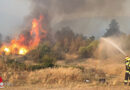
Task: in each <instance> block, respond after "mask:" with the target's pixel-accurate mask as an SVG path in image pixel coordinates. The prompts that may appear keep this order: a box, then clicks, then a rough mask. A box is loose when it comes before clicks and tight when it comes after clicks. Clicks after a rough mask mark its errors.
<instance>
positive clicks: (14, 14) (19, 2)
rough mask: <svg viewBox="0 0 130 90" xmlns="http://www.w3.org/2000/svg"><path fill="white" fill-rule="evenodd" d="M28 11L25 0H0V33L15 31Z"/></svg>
mask: <svg viewBox="0 0 130 90" xmlns="http://www.w3.org/2000/svg"><path fill="white" fill-rule="evenodd" d="M29 11H30V10H29V2H27V0H0V33H2V34H4V35H8V34H13V33H15V31H16V30H17V28H18V27H19V26H20V24H22V22H23V20H24V16H26V15H28V14H29Z"/></svg>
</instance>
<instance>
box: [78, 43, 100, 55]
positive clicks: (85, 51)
mask: <svg viewBox="0 0 130 90" xmlns="http://www.w3.org/2000/svg"><path fill="white" fill-rule="evenodd" d="M97 46H98V41H93V42H91V43H90V44H89V45H88V46H86V47H80V48H79V54H80V57H81V58H86V57H87V58H88V57H92V56H93V53H94V51H95V49H96V48H97Z"/></svg>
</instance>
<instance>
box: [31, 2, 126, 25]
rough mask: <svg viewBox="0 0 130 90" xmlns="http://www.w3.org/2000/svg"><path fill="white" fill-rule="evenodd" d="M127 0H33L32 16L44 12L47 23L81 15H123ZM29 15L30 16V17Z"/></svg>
mask: <svg viewBox="0 0 130 90" xmlns="http://www.w3.org/2000/svg"><path fill="white" fill-rule="evenodd" d="M125 1H126V0H31V3H32V4H31V8H32V12H31V15H30V16H31V17H37V16H39V15H40V14H44V16H45V18H46V19H47V20H46V21H47V23H50V24H55V23H59V22H61V21H63V20H70V19H76V18H80V17H115V16H122V15H123V12H124V3H125ZM30 16H29V17H30Z"/></svg>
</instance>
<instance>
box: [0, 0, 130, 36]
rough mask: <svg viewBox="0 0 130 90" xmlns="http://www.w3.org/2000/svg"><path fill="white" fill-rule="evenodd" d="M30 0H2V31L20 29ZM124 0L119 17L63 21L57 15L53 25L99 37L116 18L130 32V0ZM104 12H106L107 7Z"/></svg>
mask: <svg viewBox="0 0 130 90" xmlns="http://www.w3.org/2000/svg"><path fill="white" fill-rule="evenodd" d="M29 1H30V0H0V33H2V34H3V35H9V34H15V33H16V32H18V31H19V26H20V25H21V24H22V23H23V21H24V17H25V16H27V15H28V14H29V13H30V9H31V5H30V2H29ZM44 1H46V0H44ZM61 1H62V0H61ZM120 1H121V0H120ZM123 1H125V3H124V8H123V10H124V12H122V13H120V15H119V16H118V17H111V18H102V17H101V16H100V17H98V16H96V17H86V16H83V17H81V18H78V17H75V19H73V20H71V19H70V18H71V17H70V18H69V19H68V17H67V18H65V20H61V21H60V20H58V19H57V18H59V17H56V18H55V20H54V22H53V24H52V27H53V28H55V29H60V28H61V27H64V26H71V27H72V28H73V29H74V30H76V32H79V33H83V34H85V35H96V36H97V37H98V36H101V35H103V33H104V32H105V29H106V28H108V25H109V23H110V21H111V19H113V18H115V19H117V21H118V22H119V24H120V29H121V30H122V31H123V32H125V33H130V0H123ZM110 7H111V6H110ZM110 7H109V5H108V6H107V7H106V9H108V11H109V8H110ZM90 12H91V11H90ZM103 12H105V9H104V11H103ZM95 13H96V12H95ZM99 14H100V13H99ZM106 14H107V12H106ZM106 14H105V15H106ZM88 29H89V30H88Z"/></svg>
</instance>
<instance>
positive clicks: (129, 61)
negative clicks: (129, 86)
mask: <svg viewBox="0 0 130 90" xmlns="http://www.w3.org/2000/svg"><path fill="white" fill-rule="evenodd" d="M125 65H126V73H129V74H130V58H129V57H126V58H125Z"/></svg>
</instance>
